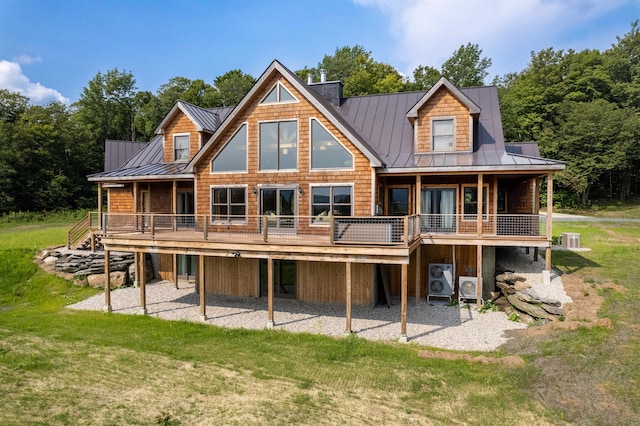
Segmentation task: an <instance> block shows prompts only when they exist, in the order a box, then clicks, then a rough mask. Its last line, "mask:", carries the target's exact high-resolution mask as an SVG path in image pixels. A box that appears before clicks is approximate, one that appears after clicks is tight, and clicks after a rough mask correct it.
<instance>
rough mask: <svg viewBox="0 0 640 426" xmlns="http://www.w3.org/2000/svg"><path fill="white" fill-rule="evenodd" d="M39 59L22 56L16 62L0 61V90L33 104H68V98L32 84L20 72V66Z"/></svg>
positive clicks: (55, 91) (47, 88)
mask: <svg viewBox="0 0 640 426" xmlns="http://www.w3.org/2000/svg"><path fill="white" fill-rule="evenodd" d="M39 60H40V59H39V58H32V57H29V56H26V55H23V56H21V57H19V58H17V60H16V62H10V61H7V60H0V89H6V90H9V91H11V92H18V93H20V94H22V95H23V96H26V97H28V98H29V99H30V100H31V102H33V103H34V104H44V103H47V102H50V101H59V102H62V103H64V104H69V102H70V101H69V98H67V97H65V96H62V94H61V93H60V92H58V91H57V90H55V89H51V88H49V87H45V86H43V85H42V84H40V83H38V82H36V83H34V82H32V81H31V80H30V79H29V77H27V76H26V75H24V73H23V72H22V66H21V64H31V63H34V62H38V61H39Z"/></svg>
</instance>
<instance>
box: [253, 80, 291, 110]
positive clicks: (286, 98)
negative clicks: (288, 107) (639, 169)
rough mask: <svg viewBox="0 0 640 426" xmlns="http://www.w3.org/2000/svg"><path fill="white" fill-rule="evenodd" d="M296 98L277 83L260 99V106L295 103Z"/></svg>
mask: <svg viewBox="0 0 640 426" xmlns="http://www.w3.org/2000/svg"><path fill="white" fill-rule="evenodd" d="M295 101H296V98H295V97H294V96H293V95H292V94H291V92H289V91H288V90H287V88H286V87H284V86H283V85H282V84H280V83H279V82H278V83H277V84H276V85H275V86H273V88H272V89H271V90H270V91H269V93H267V96H265V97H264V98H262V101H261V102H260V104H262V105H264V104H277V103H281V102H295Z"/></svg>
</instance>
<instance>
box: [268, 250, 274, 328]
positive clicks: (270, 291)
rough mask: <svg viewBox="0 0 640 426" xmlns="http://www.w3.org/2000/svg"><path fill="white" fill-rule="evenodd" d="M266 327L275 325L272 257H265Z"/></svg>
mask: <svg viewBox="0 0 640 426" xmlns="http://www.w3.org/2000/svg"><path fill="white" fill-rule="evenodd" d="M267 276H268V277H267V328H269V329H271V328H273V326H274V325H275V323H274V321H273V259H272V258H271V256H269V258H268V259H267Z"/></svg>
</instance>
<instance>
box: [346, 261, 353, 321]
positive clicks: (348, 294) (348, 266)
mask: <svg viewBox="0 0 640 426" xmlns="http://www.w3.org/2000/svg"><path fill="white" fill-rule="evenodd" d="M345 267H346V268H345V269H346V273H345V281H346V286H347V288H346V292H345V299H346V305H347V306H346V310H347V312H346V315H345V317H346V321H347V323H346V326H345V330H344V334H351V272H352V271H351V262H346V263H345Z"/></svg>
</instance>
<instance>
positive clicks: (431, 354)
mask: <svg viewBox="0 0 640 426" xmlns="http://www.w3.org/2000/svg"><path fill="white" fill-rule="evenodd" d="M418 356H420V357H421V358H436V359H446V360H460V359H463V360H465V361H470V362H479V363H481V364H495V365H499V366H501V367H507V368H514V367H524V365H525V364H524V359H522V357H519V356H505V357H501V358H490V357H487V356H484V355H478V356H473V355H468V354H456V353H452V352H443V351H420V352H418Z"/></svg>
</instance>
